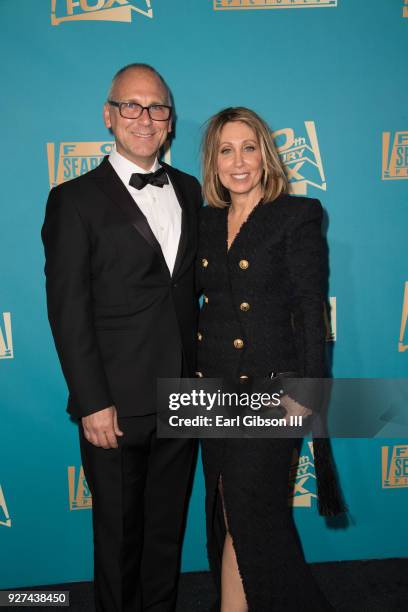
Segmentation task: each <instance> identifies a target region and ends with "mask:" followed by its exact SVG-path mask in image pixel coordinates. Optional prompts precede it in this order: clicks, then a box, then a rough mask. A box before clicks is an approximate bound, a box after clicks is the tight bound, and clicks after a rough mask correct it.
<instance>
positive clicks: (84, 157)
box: [47, 140, 171, 189]
mask: <svg viewBox="0 0 408 612" xmlns="http://www.w3.org/2000/svg"><path fill="white" fill-rule="evenodd" d="M114 146H115V143H114V142H113V141H111V140H108V141H102V142H60V143H59V146H58V144H56V143H54V142H47V159H48V177H49V182H50V189H52V188H53V187H55V186H56V185H60V184H61V183H65V181H70V180H71V179H74V178H77V176H81V175H82V174H85V173H86V172H89V171H90V170H93V169H94V168H96V167H97V166H99V164H100V163H101V161H102V160H103V158H104V157H105V156H106V155H109V154H110V153H111V151H112V149H113V147H114ZM56 151H58V154H56ZM161 157H162V158H163V160H164V161H165V162H166V163H167V164H171V148H170V143H169V142H166V143H164V145H163V148H162V150H161Z"/></svg>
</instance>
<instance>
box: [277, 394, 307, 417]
mask: <svg viewBox="0 0 408 612" xmlns="http://www.w3.org/2000/svg"><path fill="white" fill-rule="evenodd" d="M280 404H281V406H282V407H283V408H285V410H286V415H285V416H288V417H291V416H301V417H308V416H309V415H311V414H312V411H311V410H310V408H306V406H302V404H299V403H298V402H297V401H296V400H294V399H292V398H291V397H290V396H289V395H282V397H281V399H280Z"/></svg>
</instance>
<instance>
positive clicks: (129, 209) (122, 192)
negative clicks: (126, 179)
mask: <svg viewBox="0 0 408 612" xmlns="http://www.w3.org/2000/svg"><path fill="white" fill-rule="evenodd" d="M93 178H94V179H95V180H96V181H97V183H98V185H99V187H100V188H101V189H102V190H103V191H104V192H105V193H106V195H107V196H108V197H109V198H110V199H111V200H112V201H113V202H114V203H115V204H116V205H118V206H119V207H120V208H121V210H122V212H123V213H124V214H125V216H126V217H127V219H128V220H129V221H130V223H131V224H132V225H133V227H134V228H135V229H136V230H137V231H138V232H139V234H140V235H141V236H143V238H144V239H145V240H146V242H148V243H149V244H150V246H151V247H152V248H153V249H154V250H155V251H157V253H158V254H159V255H161V256H162V257H163V259H164V256H163V251H162V249H161V246H160V244H159V242H158V240H157V238H156V236H155V235H154V234H153V232H152V230H151V227H150V225H149V223H148V221H147V219H146V217H145V216H144V214H143V213H142V211H141V210H140V208H139V207H138V205H137V204H136V202H135V201H134V199H133V198H132V196H131V195H130V193H129V192H128V190H127V189H126V187H125V185H124V184H123V182H122V181H121V179H120V178H119V176H118V175H117V174H116V172H115V170H114V169H113V167H112V166H111V164H110V162H109V161H108V158H107V157H105V159H104V160H103V161H102V163H101V164H100V166H98V168H95V170H94V171H93Z"/></svg>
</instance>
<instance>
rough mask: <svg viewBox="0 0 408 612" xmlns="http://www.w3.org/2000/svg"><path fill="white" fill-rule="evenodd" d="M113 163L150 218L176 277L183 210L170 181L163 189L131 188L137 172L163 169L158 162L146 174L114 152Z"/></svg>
mask: <svg viewBox="0 0 408 612" xmlns="http://www.w3.org/2000/svg"><path fill="white" fill-rule="evenodd" d="M109 161H110V163H111V164H112V166H113V169H114V170H115V172H116V174H117V175H118V176H119V178H120V179H121V180H122V182H123V184H124V185H125V187H126V189H127V190H128V191H129V193H130V195H131V196H132V198H133V199H134V201H135V202H136V203H137V205H138V207H139V208H140V210H141V211H142V213H143V214H144V216H145V217H146V219H147V222H148V224H149V225H150V229H151V230H152V232H153V234H154V235H155V236H156V238H157V241H158V243H159V244H160V246H161V249H162V251H163V255H164V259H165V260H166V263H167V267H168V268H169V270H170V274H172V273H173V268H174V262H175V261H176V255H177V249H178V245H179V241H180V234H181V208H180V204H179V202H178V199H177V196H176V193H175V191H174V188H173V185H172V184H171V181H170V177H169V184H168V185H164V186H163V187H154V186H153V185H150V184H147V185H146V186H145V187H143V189H135V187H131V185H129V181H130V177H131V176H132V174H133V173H134V172H140V173H141V174H145V173H147V172H155V171H156V170H158V168H160V164H159V162H158V161H157V159H156V160H155V162H154V164H153V166H152V167H151V168H150V170H144V169H143V168H140V167H139V166H137V165H136V164H134V163H133V162H131V161H129V160H128V159H126V157H123V155H121V154H120V153H118V152H117V151H116V149H114V150H113V151H112V153H111V154H110V155H109Z"/></svg>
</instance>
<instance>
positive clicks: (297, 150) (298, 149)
mask: <svg viewBox="0 0 408 612" xmlns="http://www.w3.org/2000/svg"><path fill="white" fill-rule="evenodd" d="M304 126H305V129H304V130H297V131H296V133H295V130H294V129H293V128H283V129H281V130H276V131H275V132H273V133H272V136H273V137H274V140H275V145H276V148H277V150H278V153H279V155H280V158H281V160H282V163H283V165H284V166H285V168H286V173H287V177H288V179H289V187H290V191H291V193H294V194H297V195H306V193H307V189H308V186H312V187H316V188H317V189H322V190H323V191H326V188H327V185H326V177H325V174H324V169H323V161H322V157H321V155H320V147H319V141H318V139H317V132H316V126H315V122H314V121H305V123H304Z"/></svg>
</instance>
